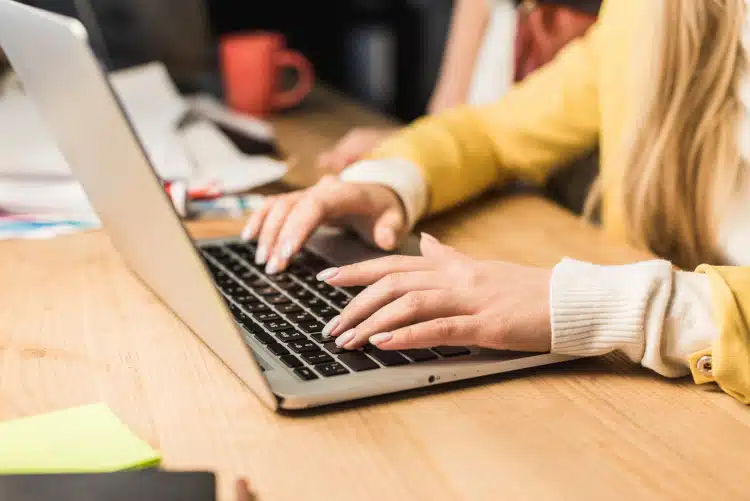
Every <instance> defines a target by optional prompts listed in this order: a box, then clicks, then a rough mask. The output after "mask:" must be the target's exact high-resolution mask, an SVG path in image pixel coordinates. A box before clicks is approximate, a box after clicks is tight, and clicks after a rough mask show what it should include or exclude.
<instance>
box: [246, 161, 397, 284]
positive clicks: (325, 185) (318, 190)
mask: <svg viewBox="0 0 750 501" xmlns="http://www.w3.org/2000/svg"><path fill="white" fill-rule="evenodd" d="M323 223H327V224H333V225H338V226H343V227H347V228H351V229H353V230H354V231H356V232H357V233H359V235H360V236H361V237H363V238H364V239H365V240H367V241H369V242H371V243H374V244H375V245H377V246H378V247H380V248H381V249H384V250H393V249H394V248H396V245H397V243H398V241H399V239H400V238H401V237H402V236H403V233H404V230H405V217H404V213H403V207H402V205H401V202H400V201H399V199H398V197H397V195H396V194H395V193H394V192H393V191H391V189H390V188H386V187H384V186H380V185H376V184H354V183H346V182H343V181H340V180H339V179H338V178H336V177H332V176H326V177H324V178H323V179H321V180H320V182H318V184H316V185H315V186H313V187H312V188H308V189H306V190H300V191H295V192H292V193H288V194H285V195H279V196H274V197H268V198H267V199H266V201H265V203H264V204H263V206H262V207H261V208H260V209H258V210H256V211H255V212H254V213H253V214H252V216H251V217H250V219H249V220H248V222H247V225H246V226H245V229H244V230H243V232H242V237H243V239H244V240H257V242H258V250H257V253H256V255H255V260H256V264H266V272H267V273H271V274H273V273H278V272H279V271H283V270H284V269H286V267H287V266H288V265H289V261H290V258H291V257H292V256H293V255H294V254H296V253H297V252H298V251H299V250H300V249H301V248H302V246H303V245H304V243H305V240H307V238H308V237H309V236H310V235H311V234H312V233H313V232H314V231H315V229H316V228H317V227H318V226H320V225H321V224H323Z"/></svg>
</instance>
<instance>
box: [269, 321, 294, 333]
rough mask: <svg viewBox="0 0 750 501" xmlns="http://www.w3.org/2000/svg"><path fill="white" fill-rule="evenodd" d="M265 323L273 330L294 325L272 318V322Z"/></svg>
mask: <svg viewBox="0 0 750 501" xmlns="http://www.w3.org/2000/svg"><path fill="white" fill-rule="evenodd" d="M263 325H265V326H266V328H267V329H268V330H270V331H273V332H278V331H283V330H286V329H291V328H292V326H291V325H290V324H289V323H288V322H283V321H281V320H271V321H270V322H263Z"/></svg>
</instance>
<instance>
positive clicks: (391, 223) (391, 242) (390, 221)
mask: <svg viewBox="0 0 750 501" xmlns="http://www.w3.org/2000/svg"><path fill="white" fill-rule="evenodd" d="M403 230H404V215H403V214H402V212H401V208H400V207H394V208H391V209H388V210H386V211H385V212H384V213H383V215H382V216H380V217H379V218H378V220H377V221H376V222H375V226H373V230H372V232H373V235H372V236H373V242H375V245H377V246H378V247H380V248H381V249H383V250H387V251H391V250H394V249H395V248H396V246H397V245H398V241H399V235H400V234H401V233H402V232H403Z"/></svg>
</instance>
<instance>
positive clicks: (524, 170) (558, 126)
mask: <svg viewBox="0 0 750 501" xmlns="http://www.w3.org/2000/svg"><path fill="white" fill-rule="evenodd" d="M599 29H600V27H599V26H598V25H595V26H593V27H592V28H591V30H589V32H588V33H587V35H586V36H585V37H583V38H580V39H578V40H577V41H575V42H573V43H571V44H569V45H568V46H567V47H566V48H565V49H564V50H563V51H561V52H560V53H559V54H558V56H557V57H556V58H555V60H554V61H552V62H551V63H549V64H548V65H546V66H545V67H543V68H542V69H540V70H538V71H536V72H535V73H533V74H532V75H531V76H529V77H528V78H527V79H526V80H524V81H523V82H522V83H520V84H519V85H516V86H515V87H514V88H512V89H511V90H510V91H509V92H508V93H507V94H506V95H505V96H504V97H503V98H502V99H501V100H500V101H498V102H497V103H494V104H491V105H486V106H476V107H473V106H464V107H460V108H456V109H453V110H450V111H447V112H445V113H442V114H439V115H434V116H430V117H426V118H423V119H420V120H418V121H416V122H414V123H413V124H412V125H410V126H409V127H406V128H405V129H404V130H403V131H401V132H399V133H397V134H395V135H394V136H392V137H391V138H390V139H389V140H386V141H385V142H384V143H383V144H381V146H380V147H378V148H377V149H376V150H375V151H374V152H373V153H372V154H371V155H370V158H395V157H400V158H405V159H407V160H410V161H411V162H413V163H414V164H416V165H417V166H419V168H420V169H421V170H422V172H423V174H424V177H425V179H426V181H427V185H428V190H429V199H430V203H429V208H428V212H430V213H434V212H438V211H441V210H444V209H448V208H450V207H452V206H454V205H457V204H459V203H461V202H462V201H465V200H467V199H469V198H472V197H474V196H477V195H479V194H480V193H482V192H483V191H485V190H487V189H488V188H490V187H491V186H496V185H498V184H503V183H506V182H508V181H510V180H513V179H518V180H524V181H527V182H531V183H533V184H541V183H543V182H544V181H545V179H546V178H547V177H548V176H549V174H550V173H551V172H552V171H553V170H554V169H555V168H556V167H560V166H563V165H565V164H566V162H569V161H572V160H574V159H576V158H577V157H580V156H581V155H583V154H584V153H586V152H587V151H590V150H591V149H593V148H594V147H595V145H596V142H597V139H598V134H599V99H598V87H599V86H598V73H599V72H598V64H599V63H598V55H597V54H598V47H597V45H598V43H597V41H598V39H599V34H598V32H599Z"/></svg>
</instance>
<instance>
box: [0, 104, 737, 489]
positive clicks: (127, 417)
mask: <svg viewBox="0 0 750 501" xmlns="http://www.w3.org/2000/svg"><path fill="white" fill-rule="evenodd" d="M356 123H359V124H385V123H388V122H387V121H386V120H385V119H383V118H379V117H377V116H376V115H374V114H371V113H365V112H364V111H362V110H361V109H359V108H358V107H356V106H353V105H351V104H347V103H344V102H342V100H341V99H340V98H339V97H337V96H335V95H332V94H330V93H328V92H325V91H317V92H316V93H315V94H314V95H313V97H312V99H311V100H310V102H309V103H308V104H307V106H306V107H305V109H302V110H298V111H296V112H293V113H290V114H289V115H285V116H284V117H282V118H279V119H277V120H276V124H277V127H278V132H279V135H280V137H281V143H282V146H283V147H284V148H285V149H286V150H287V151H288V152H290V153H291V154H294V155H298V156H299V157H300V159H301V164H300V167H299V168H298V172H296V173H293V176H292V177H294V176H298V179H302V178H304V177H305V175H309V173H310V172H311V171H310V162H311V161H312V159H314V156H315V153H317V152H318V151H320V150H321V149H322V148H324V147H326V146H328V145H330V144H331V143H332V142H333V141H334V140H335V139H336V137H337V136H338V135H340V134H341V133H343V132H344V131H345V130H346V129H347V128H348V127H350V126H351V125H354V124H356ZM305 169H307V174H303V173H302V172H303V171H304V170H305ZM241 224H242V222H241V221H219V222H212V223H200V224H195V225H193V226H192V230H193V232H194V233H195V234H196V235H215V234H227V233H230V234H231V233H236V232H237V231H238V230H239V228H240V227H241ZM424 227H425V228H426V229H427V230H428V231H430V232H432V233H433V234H435V235H436V236H437V237H439V238H441V239H443V240H444V241H445V242H447V243H449V244H453V245H455V246H457V247H458V248H460V249H463V250H465V251H466V252H468V253H470V254H472V255H474V256H477V257H488V258H489V257H491V258H496V259H497V258H500V259H507V260H513V261H518V262H523V263H534V264H538V265H544V266H551V265H553V264H554V263H555V262H556V261H557V260H558V259H559V258H560V257H562V256H564V255H567V256H571V257H576V258H581V259H588V260H592V261H596V262H600V263H621V262H628V261H633V260H636V259H639V258H642V257H644V256H643V255H641V254H639V253H636V252H634V251H632V250H630V249H627V248H625V247H622V246H620V245H618V244H616V243H614V242H611V241H608V240H607V239H606V238H605V237H604V236H603V235H602V234H601V233H599V232H598V231H597V230H595V229H593V228H591V227H588V226H586V225H585V224H583V223H581V222H580V221H579V220H577V219H576V218H574V217H572V216H571V215H569V214H567V213H565V212H564V211H562V210H560V209H557V208H555V207H554V206H552V205H551V204H549V203H547V202H545V201H543V200H540V199H538V198H534V197H530V196H516V197H511V198H503V199H500V198H497V197H487V198H486V199H484V200H482V201H479V202H476V203H473V204H470V205H469V206H467V207H465V208H463V209H461V210H458V211H455V212H453V213H451V214H448V215H446V216H442V217H440V218H437V219H435V220H433V221H430V222H428V223H426V224H425V225H424ZM0 277H2V282H1V284H2V285H1V286H0V305H2V307H0V420H6V419H12V418H17V417H22V416H28V415H32V414H36V413H41V412H46V411H52V410H56V409H62V408H66V407H70V406H75V405H79V404H85V403H90V402H98V401H104V402H106V403H107V404H109V405H110V406H111V407H112V409H113V410H114V411H115V412H116V413H117V414H118V415H119V416H120V417H121V418H122V419H123V420H124V421H125V422H126V423H127V424H128V425H129V426H130V427H131V428H132V429H133V430H134V431H135V432H136V433H137V434H138V435H140V436H141V437H143V438H144V439H146V440H147V441H148V442H150V443H151V444H152V445H153V446H154V447H157V448H158V449H160V450H161V451H162V452H163V455H164V465H165V467H167V468H170V469H210V470H213V471H216V472H217V473H218V474H219V479H220V489H221V494H222V499H224V500H229V499H230V496H229V494H230V492H232V490H231V486H232V483H233V481H234V479H235V478H237V477H239V476H241V475H242V476H247V478H249V479H250V481H251V483H252V485H253V488H254V490H255V492H256V493H257V494H258V495H259V498H260V499H262V500H265V501H299V500H326V501H329V500H353V499H356V500H358V501H366V500H425V501H427V500H429V501H439V500H445V501H460V500H469V499H472V500H489V499H513V500H517V499H533V500H558V499H566V500H568V499H569V500H576V501H577V500H581V499H596V500H598V499H628V500H634V499H637V500H644V499H674V500H685V499H712V500H733V499H749V498H750V490H749V489H750V474H749V473H748V472H749V471H750V470H749V467H750V412H749V411H748V409H747V408H745V407H743V406H741V405H739V404H737V403H736V402H734V401H733V400H732V399H731V398H729V397H727V396H725V395H724V394H722V393H720V392H719V391H717V390H715V389H712V388H711V387H696V386H694V385H692V384H691V383H690V382H689V381H688V380H680V381H668V380H665V379H662V378H660V377H658V376H655V375H653V374H651V373H649V372H647V371H646V370H643V369H639V368H637V367H635V366H633V365H632V364H630V363H628V362H627V361H626V360H625V359H624V358H623V357H621V356H618V355H610V356H606V357H603V358H599V359H592V360H579V361H575V362H573V363H568V364H563V365H558V366H553V367H546V368H539V369H533V370H527V371H524V372H522V373H514V374H506V375H500V376H496V377H490V378H486V379H483V380H481V381H475V382H471V383H468V384H467V383H464V384H456V385H451V386H449V387H446V388H440V387H433V388H431V389H429V390H423V391H416V392H411V393H408V394H406V395H401V396H395V397H394V396H391V397H385V398H378V399H373V400H369V401H365V402H360V403H356V404H346V405H341V406H337V407H334V408H330V409H326V410H318V411H310V412H305V413H303V414H294V415H277V414H273V413H271V412H269V411H268V410H267V409H266V408H265V407H263V406H262V405H261V403H260V402H259V401H258V400H256V399H255V397H254V396H253V395H252V394H251V393H250V392H249V391H248V390H247V389H245V388H244V387H243V386H242V385H241V384H240V383H239V382H238V380H236V379H235V378H234V377H232V376H231V375H230V374H229V373H228V371H227V370H226V369H225V368H224V367H223V366H222V365H221V364H220V363H219V362H218V361H217V360H216V359H215V358H214V357H213V355H211V354H210V353H209V351H208V350H207V349H206V348H204V346H203V345H202V344H201V343H200V342H199V341H198V340H197V339H196V338H194V337H193V335H192V334H190V332H189V331H188V330H187V329H186V328H185V327H184V326H183V325H182V324H181V323H180V322H179V321H178V320H177V319H176V318H175V317H174V316H173V315H172V314H171V313H170V312H169V311H167V310H166V309H165V308H164V307H163V306H162V305H161V304H160V303H159V302H158V301H157V300H156V299H155V298H154V297H153V296H152V295H151V294H150V293H149V292H147V291H146V290H145V289H144V288H143V287H142V286H141V285H140V284H139V283H138V282H137V281H136V279H135V278H133V276H131V274H130V273H129V272H128V271H127V269H126V268H125V267H124V266H123V264H122V262H121V261H120V259H119V257H118V255H117V254H116V252H115V251H114V249H113V248H112V246H111V244H110V242H109V240H108V239H107V237H106V236H105V235H104V234H103V233H101V232H93V233H88V234H83V235H78V236H71V237H64V238H58V239H55V240H51V241H38V242H37V241H9V242H0Z"/></svg>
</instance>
